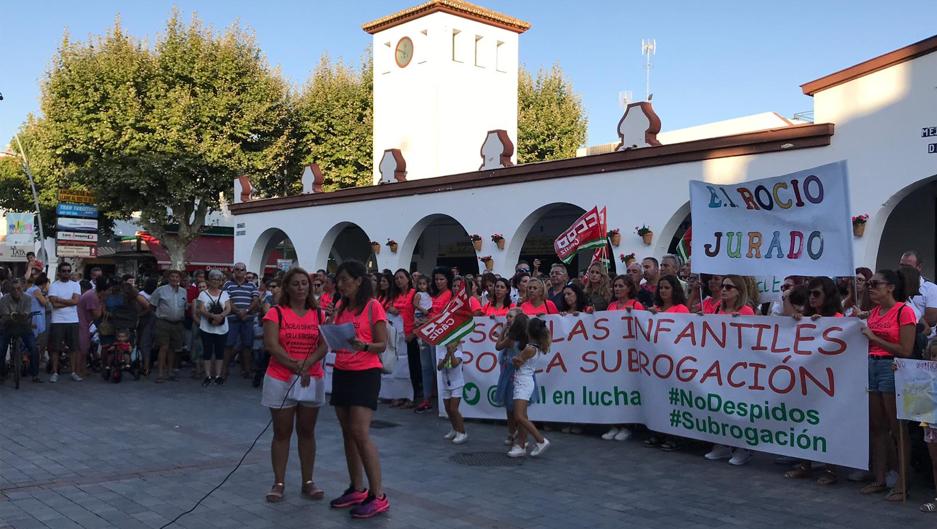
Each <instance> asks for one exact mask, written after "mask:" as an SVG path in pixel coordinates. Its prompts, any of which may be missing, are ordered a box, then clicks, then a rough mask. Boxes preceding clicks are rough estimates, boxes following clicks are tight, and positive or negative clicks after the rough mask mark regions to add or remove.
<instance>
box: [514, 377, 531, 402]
mask: <svg viewBox="0 0 937 529" xmlns="http://www.w3.org/2000/svg"><path fill="white" fill-rule="evenodd" d="M533 394H534V377H533V376H531V375H514V400H530V399H531V397H532V396H533Z"/></svg>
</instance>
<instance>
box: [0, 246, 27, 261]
mask: <svg viewBox="0 0 937 529" xmlns="http://www.w3.org/2000/svg"><path fill="white" fill-rule="evenodd" d="M31 251H33V247H32V246H31V245H30V246H19V245H15V244H0V262H8V263H9V262H17V263H25V262H26V252H31Z"/></svg>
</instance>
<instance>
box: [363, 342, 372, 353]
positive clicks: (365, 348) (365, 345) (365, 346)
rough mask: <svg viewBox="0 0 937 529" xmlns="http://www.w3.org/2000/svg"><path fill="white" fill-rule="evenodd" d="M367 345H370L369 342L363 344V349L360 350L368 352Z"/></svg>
mask: <svg viewBox="0 0 937 529" xmlns="http://www.w3.org/2000/svg"><path fill="white" fill-rule="evenodd" d="M369 345H371V344H369V343H366V344H364V349H362V351H363V352H365V353H367V352H368V346H369Z"/></svg>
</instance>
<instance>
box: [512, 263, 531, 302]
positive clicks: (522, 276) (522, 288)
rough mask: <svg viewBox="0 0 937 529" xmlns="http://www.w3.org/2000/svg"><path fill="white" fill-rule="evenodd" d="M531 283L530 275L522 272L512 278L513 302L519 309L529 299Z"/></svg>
mask: <svg viewBox="0 0 937 529" xmlns="http://www.w3.org/2000/svg"><path fill="white" fill-rule="evenodd" d="M528 281H530V273H528V272H524V271H520V272H518V273H516V274H514V277H512V278H511V301H513V302H514V304H515V305H517V306H518V307H520V306H521V304H522V303H524V301H525V300H526V299H527V282H528Z"/></svg>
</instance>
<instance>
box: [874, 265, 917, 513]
mask: <svg viewBox="0 0 937 529" xmlns="http://www.w3.org/2000/svg"><path fill="white" fill-rule="evenodd" d="M868 288H869V297H870V298H871V300H872V303H873V304H874V305H873V307H872V310H871V311H870V312H869V316H868V319H867V320H866V327H864V328H863V329H862V334H864V335H865V336H866V338H868V339H869V420H870V422H871V428H870V429H871V431H872V473H873V475H874V476H875V479H874V481H873V482H872V483H869V484H868V485H866V486H865V487H863V488H862V493H863V494H874V493H878V492H884V491H885V490H886V489H887V486H886V485H885V475H886V473H887V470H888V461H889V454H890V453H891V454H893V453H895V451H896V450H897V447H896V445H895V442H896V440H897V439H899V438H900V437H899V430H898V429H899V428H903V427H904V426H903V425H902V423H901V421H899V420H898V419H897V417H898V411H897V408H896V404H895V373H894V371H893V370H892V364H893V363H894V360H895V358H896V357H900V358H908V357H910V356H911V352H912V350H913V348H914V338H915V336H914V333H915V326H916V324H917V316H916V315H915V313H914V310H913V309H912V308H911V307H909V306H907V304H905V303H903V302H902V301H903V300H905V299H908V296H907V291H906V289H905V284H904V278H903V277H902V275H901V274H899V273H897V272H895V271H894V270H879V271H878V272H876V273H875V275H873V276H872V279H870V280H869V282H868ZM905 438H906V437H905ZM905 448H907V446H906V447H905ZM899 475H902V476H904V475H906V473H905V472H899ZM905 485H906V484H905V483H900V482H899V483H897V484H896V485H895V488H893V489H892V490H891V491H890V492H889V493H888V495H887V496H886V497H885V499H887V500H888V501H903V500H904V499H905V497H906V496H907V487H906V486H905Z"/></svg>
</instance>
